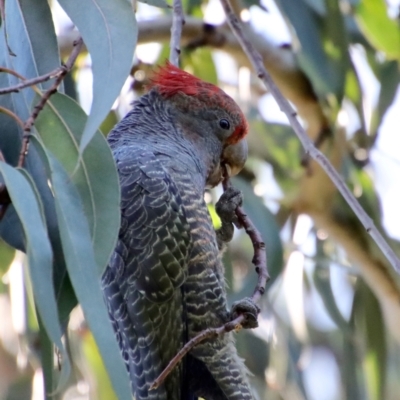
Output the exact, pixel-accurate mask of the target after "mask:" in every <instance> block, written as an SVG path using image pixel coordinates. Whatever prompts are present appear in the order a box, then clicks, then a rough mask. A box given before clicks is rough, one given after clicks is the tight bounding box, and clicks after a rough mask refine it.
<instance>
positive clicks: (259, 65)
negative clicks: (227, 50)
mask: <svg viewBox="0 0 400 400" xmlns="http://www.w3.org/2000/svg"><path fill="white" fill-rule="evenodd" d="M221 4H222V6H223V8H224V10H225V13H226V17H227V20H228V23H229V25H230V27H231V29H232V31H233V32H234V33H235V35H236V37H237V39H238V41H239V43H240V44H241V46H242V48H243V50H244V52H245V53H246V54H247V56H248V58H249V60H250V61H251V63H252V65H253V68H254V70H255V71H256V73H257V75H258V77H259V78H260V79H261V80H262V81H263V82H264V84H265V85H266V86H267V87H268V89H269V90H270V92H271V94H272V95H273V96H274V98H275V100H276V102H277V103H278V105H279V107H280V109H281V110H282V111H283V112H284V113H285V114H286V116H287V118H288V120H289V122H290V125H291V126H292V128H293V130H294V131H295V133H296V135H297V136H298V138H299V139H300V141H301V143H302V145H303V147H304V148H305V150H306V153H307V154H309V155H310V156H311V157H312V158H313V159H314V160H315V161H317V162H318V164H319V165H320V166H321V167H322V169H323V170H324V171H325V172H326V174H327V175H328V176H329V178H330V179H331V180H332V182H333V183H334V184H335V186H336V188H337V189H338V190H339V192H340V193H341V194H342V196H343V197H344V199H345V200H346V202H347V203H348V204H349V206H350V207H351V209H352V210H353V212H354V213H355V214H356V215H357V217H358V219H359V220H360V221H361V223H362V224H363V226H364V228H365V229H366V231H367V232H368V233H369V234H370V235H371V237H372V238H373V239H374V241H375V243H376V244H377V245H378V247H379V248H380V249H381V251H382V253H383V254H384V255H385V256H386V258H387V259H388V260H389V262H390V263H391V264H392V267H393V268H394V269H395V270H396V272H397V273H399V274H400V260H399V258H398V257H397V255H396V254H395V252H394V251H393V250H392V249H391V247H390V246H389V245H388V243H387V242H386V240H385V238H384V237H383V235H382V234H381V233H380V232H379V230H378V229H377V228H376V226H375V224H374V222H373V220H372V219H371V218H370V217H369V216H368V214H367V213H366V212H365V211H364V209H363V208H362V207H361V206H360V204H359V203H358V201H357V199H356V198H355V197H354V196H353V194H352V193H351V191H350V190H349V188H348V187H347V185H346V183H345V182H344V181H343V179H342V177H341V176H340V175H339V173H338V172H337V171H336V169H335V168H334V167H333V165H332V164H331V163H330V162H329V160H328V159H327V158H326V157H325V155H324V154H323V153H322V152H321V151H320V150H318V149H317V148H316V147H315V146H314V144H313V142H312V141H311V140H310V138H309V137H308V136H307V133H306V132H305V130H304V129H303V127H302V126H301V125H300V123H299V121H298V119H297V118H296V115H297V113H296V112H295V111H294V109H293V107H292V106H291V105H290V103H289V102H288V101H287V100H286V99H285V98H284V97H283V95H282V94H281V92H280V91H279V89H278V87H277V86H276V85H275V83H274V81H273V79H272V78H271V76H270V74H269V73H268V72H267V70H266V69H265V67H264V63H263V59H262V57H261V55H260V53H259V52H258V51H257V50H256V48H255V47H254V46H253V44H252V43H251V42H250V41H249V39H248V38H247V37H246V36H245V35H244V32H243V29H242V24H241V22H240V21H239V20H238V19H237V17H236V15H235V14H234V12H233V10H232V7H231V5H230V4H229V0H221Z"/></svg>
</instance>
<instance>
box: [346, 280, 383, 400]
mask: <svg viewBox="0 0 400 400" xmlns="http://www.w3.org/2000/svg"><path fill="white" fill-rule="evenodd" d="M356 300H357V301H356ZM353 311H354V314H355V321H356V323H357V328H358V332H360V333H361V334H362V336H363V338H364V340H365V345H366V349H365V354H364V361H363V367H364V373H365V380H366V388H367V392H368V398H369V399H372V400H381V399H384V398H386V396H385V386H386V362H387V343H386V333H385V324H384V320H383V315H382V310H381V308H380V305H379V302H378V300H377V299H376V297H375V296H374V294H373V293H372V291H371V289H370V288H369V287H368V286H367V285H366V284H365V283H364V282H362V281H360V282H358V285H357V289H356V298H355V309H354V310H353Z"/></svg>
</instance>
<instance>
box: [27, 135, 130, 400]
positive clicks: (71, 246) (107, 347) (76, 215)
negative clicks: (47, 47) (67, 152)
mask: <svg viewBox="0 0 400 400" xmlns="http://www.w3.org/2000/svg"><path fill="white" fill-rule="evenodd" d="M32 144H33V145H34V146H35V148H36V149H37V150H38V152H39V154H40V156H41V158H42V160H43V161H44V162H45V164H46V167H47V171H48V176H49V179H50V180H51V184H52V188H53V192H54V197H55V199H56V211H57V216H58V221H59V226H60V234H61V240H62V245H63V250H64V254H65V259H66V264H67V269H68V273H69V276H70V279H71V282H72V285H73V287H74V290H75V293H76V296H77V298H78V301H79V302H80V304H81V307H82V309H83V312H84V315H85V318H86V321H87V323H88V325H89V327H90V329H91V331H92V333H93V336H94V337H95V340H96V343H97V345H98V347H99V351H100V353H101V355H102V357H103V361H104V364H105V366H106V369H107V371H108V374H109V376H110V379H111V382H112V384H113V387H114V390H115V393H116V394H117V396H118V398H119V399H120V400H124V399H126V400H128V399H129V400H130V399H131V397H132V396H131V392H130V389H129V385H128V375H127V372H126V369H125V366H124V364H123V362H122V357H121V355H120V350H119V348H118V346H117V341H116V340H115V337H114V332H113V331H112V328H111V323H110V321H109V318H108V314H107V310H106V307H105V303H104V299H103V294H102V292H101V289H100V278H99V275H98V271H97V266H96V261H95V256H94V252H93V246H92V241H91V236H90V229H89V224H88V220H87V218H86V216H85V214H84V210H83V206H82V203H81V199H80V197H79V192H78V190H77V189H76V187H75V185H74V183H73V182H72V181H71V179H70V177H69V176H68V174H67V173H66V171H65V170H64V168H63V167H62V165H61V164H60V163H59V162H58V161H57V160H56V159H55V157H54V156H52V155H51V154H50V152H45V150H44V148H43V147H42V145H41V144H40V143H39V141H38V140H36V138H32Z"/></svg>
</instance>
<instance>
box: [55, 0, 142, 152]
mask: <svg viewBox="0 0 400 400" xmlns="http://www.w3.org/2000/svg"><path fill="white" fill-rule="evenodd" d="M59 3H60V5H61V6H62V7H63V9H64V10H65V11H66V13H67V14H68V16H69V17H70V18H71V19H72V21H73V22H74V24H76V26H77V27H78V30H79V32H80V34H81V35H82V37H83V40H84V42H85V44H86V46H87V48H88V50H89V53H90V56H91V59H92V71H93V103H92V107H91V111H90V116H89V118H88V120H87V122H86V125H85V129H84V132H83V135H82V139H81V144H80V152H81V154H82V153H83V151H84V149H85V148H86V146H87V145H88V143H89V142H90V140H91V139H92V137H93V135H94V134H95V132H96V131H97V129H98V127H99V126H100V124H101V122H102V121H103V120H104V118H105V117H106V116H107V114H108V112H109V111H110V108H111V106H112V105H113V103H114V101H115V99H116V97H117V96H118V94H119V92H120V91H121V88H122V85H123V84H124V82H125V80H126V78H127V77H128V75H129V72H130V69H131V66H132V60H133V53H134V50H135V46H136V40H137V25H136V20H135V15H134V13H133V9H132V6H131V4H130V2H128V1H126V0H113V1H112V2H110V1H109V0H79V1H71V0H60V1H59Z"/></svg>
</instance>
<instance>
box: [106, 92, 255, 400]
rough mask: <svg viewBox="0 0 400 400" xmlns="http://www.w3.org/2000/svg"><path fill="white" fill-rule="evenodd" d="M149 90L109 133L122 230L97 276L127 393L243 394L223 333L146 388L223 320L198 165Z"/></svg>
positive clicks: (214, 399) (212, 397)
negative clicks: (122, 362) (192, 340)
mask: <svg viewBox="0 0 400 400" xmlns="http://www.w3.org/2000/svg"><path fill="white" fill-rule="evenodd" d="M152 96H153V98H152ZM154 96H155V95H154V94H152V92H150V93H149V94H148V95H146V96H144V97H142V98H141V99H140V100H139V101H138V102H137V103H136V104H135V107H134V109H133V111H132V112H131V113H129V114H128V115H127V117H125V119H124V120H123V121H121V123H120V124H119V125H118V126H117V127H116V128H115V129H114V131H113V132H112V133H111V134H110V137H109V142H110V145H111V147H112V149H113V153H114V158H115V160H116V163H117V167H118V172H119V176H120V182H121V195H122V199H121V229H120V234H119V239H118V243H117V246H116V249H115V251H114V254H113V256H112V258H111V261H110V263H109V266H108V267H107V269H106V271H105V273H104V276H103V281H102V283H103V291H104V295H105V300H106V303H107V306H108V311H109V315H110V319H111V322H112V325H113V328H114V331H115V333H116V338H117V341H118V343H119V346H120V349H121V352H122V355H123V358H124V360H125V363H126V367H127V370H128V373H129V375H130V379H131V383H132V391H133V393H134V394H135V397H136V399H137V400H189V399H193V398H194V397H193V396H196V397H199V396H201V397H203V398H204V399H206V400H239V399H240V400H251V399H253V397H252V395H251V392H250V389H249V386H248V383H247V380H246V378H245V373H244V371H245V368H244V366H243V363H242V361H241V360H240V359H239V357H238V355H237V352H236V349H235V346H234V344H233V341H232V337H231V335H230V334H228V335H224V336H222V337H220V338H217V339H210V340H207V341H205V342H203V343H201V344H200V345H198V346H197V347H195V348H194V349H193V350H192V351H191V353H190V354H189V356H187V357H186V358H185V359H184V361H183V362H181V363H180V364H179V365H178V367H176V368H175V369H174V370H173V371H172V373H171V374H170V375H169V376H168V377H167V379H166V380H165V382H164V384H162V385H161V386H160V387H159V388H158V389H156V390H152V391H149V386H150V385H151V383H152V382H153V381H154V379H155V378H156V377H157V376H158V375H159V374H160V373H161V372H162V370H163V369H164V367H165V366H166V365H167V364H168V362H169V361H170V360H171V359H172V358H173V356H174V355H175V354H176V353H177V352H178V351H179V350H180V349H181V348H182V346H183V345H184V343H186V342H187V341H188V340H189V339H190V338H192V337H194V336H195V335H197V334H198V333H199V332H201V331H203V330H204V329H206V328H209V327H217V326H220V325H221V324H223V323H225V322H227V321H228V319H229V313H228V311H227V303H226V293H225V282H224V271H223V265H222V261H221V258H220V255H219V250H218V246H217V242H216V236H215V231H214V229H213V226H212V222H211V219H210V216H209V214H208V210H207V206H206V204H205V202H204V200H203V197H204V188H205V176H204V174H205V170H206V169H205V167H204V166H202V165H201V162H200V160H199V158H198V157H197V156H196V153H195V150H194V149H193V148H191V146H190V143H189V142H187V141H185V138H184V137H183V136H182V134H181V133H180V132H179V130H178V129H177V128H176V127H175V125H174V123H173V121H172V120H171V117H170V115H169V113H168V110H167V109H166V108H165V106H164V104H163V102H160V101H158V99H157V96H155V97H154ZM155 113H157V115H158V118H157V120H155V119H154V115H155Z"/></svg>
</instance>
